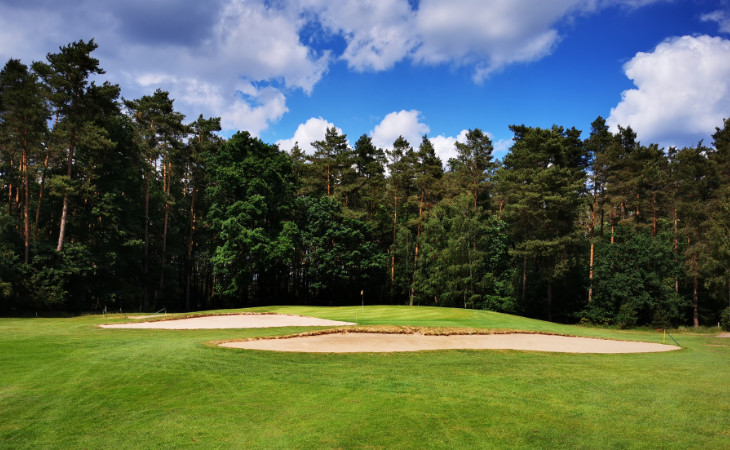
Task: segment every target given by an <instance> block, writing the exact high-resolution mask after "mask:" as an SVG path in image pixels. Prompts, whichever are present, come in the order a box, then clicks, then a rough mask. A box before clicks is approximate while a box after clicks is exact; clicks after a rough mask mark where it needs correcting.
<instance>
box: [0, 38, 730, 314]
mask: <svg viewBox="0 0 730 450" xmlns="http://www.w3.org/2000/svg"><path fill="white" fill-rule="evenodd" d="M96 48H97V44H96V43H95V42H94V41H93V40H91V41H88V42H85V41H78V42H74V43H71V44H68V45H66V46H63V47H60V48H59V51H58V52H57V53H49V54H48V55H47V57H46V60H45V61H40V62H33V63H32V64H31V65H30V66H26V65H25V64H23V63H22V62H21V61H19V60H16V59H10V60H9V61H7V63H6V64H5V66H4V67H3V69H2V72H0V180H1V181H0V187H1V188H2V198H3V200H2V202H3V203H4V205H3V207H0V310H2V311H5V312H6V313H8V312H13V311H24V310H63V311H89V310H101V309H103V308H107V309H108V310H126V311H130V310H144V311H151V310H156V309H161V308H168V309H172V310H194V309H209V308H219V307H242V306H253V305H261V304H283V303H288V304H292V303H304V304H351V303H356V302H360V301H361V295H364V296H365V297H366V299H367V301H369V302H372V303H394V304H410V305H438V306H453V307H463V308H484V309H490V310H495V311H502V312H508V313H517V314H523V315H527V316H533V317H540V318H545V319H548V320H556V321H565V322H576V321H586V322H590V323H600V324H612V325H618V326H626V327H628V326H635V325H645V324H646V325H653V326H669V325H680V324H690V325H699V324H707V325H711V324H716V323H717V322H718V321H719V320H721V316H722V315H723V314H725V315H726V316H727V315H730V309H726V308H727V307H728V304H729V302H730V120H728V119H725V120H724V123H723V128H722V129H719V128H718V129H717V130H716V132H715V134H714V135H713V136H712V138H713V142H712V144H711V145H710V146H706V145H705V144H704V143H703V142H699V143H698V144H697V145H696V146H694V147H686V148H681V149H678V148H669V149H663V148H659V147H658V146H657V145H655V144H649V145H644V144H642V143H640V142H639V141H637V136H636V134H635V133H634V132H633V130H632V129H631V128H630V127H628V126H627V127H626V128H623V127H619V128H618V132H616V133H613V132H611V131H610V130H609V128H608V127H607V125H606V123H605V120H604V119H603V118H601V117H598V118H597V119H596V120H595V121H594V122H593V123H592V126H591V130H590V133H589V135H588V137H587V138H585V139H582V138H581V134H582V133H581V131H579V130H576V129H575V128H569V129H566V128H563V127H560V126H553V127H552V128H549V129H543V128H536V127H528V126H524V125H514V126H512V127H511V131H512V132H513V134H514V138H513V142H512V146H511V148H510V149H509V151H508V153H507V154H506V156H505V157H504V158H503V159H502V160H501V161H500V160H496V159H495V158H494V157H493V150H494V149H493V145H492V142H491V140H490V138H489V137H488V135H487V134H485V133H484V132H482V131H481V130H480V129H476V128H475V129H472V130H469V131H468V133H467V134H466V139H465V142H463V143H461V142H457V143H456V144H455V146H456V154H457V156H456V157H455V158H452V159H449V160H448V161H445V162H444V161H441V160H440V159H439V157H438V156H437V155H436V152H435V149H434V147H433V145H432V143H431V141H430V140H429V138H428V136H425V135H424V136H423V138H422V140H421V141H420V142H417V143H410V142H408V141H407V140H406V139H404V138H403V137H399V138H398V139H397V140H396V141H395V142H394V143H393V145H392V148H391V149H387V150H384V149H381V148H378V147H377V146H375V145H374V144H373V142H372V140H371V138H370V137H369V136H367V135H362V136H360V137H359V139H357V140H356V142H355V144H354V145H353V146H350V145H349V143H348V142H349V141H348V138H347V136H346V135H344V134H342V133H341V132H339V131H338V130H337V129H335V128H330V129H328V130H327V132H326V134H325V135H324V136H323V137H322V139H321V140H319V141H316V142H313V143H312V146H313V147H314V152H313V154H311V155H307V154H305V153H304V152H303V151H302V149H301V148H300V147H299V145H298V144H297V145H295V146H294V148H293V149H292V150H291V151H290V152H284V151H282V150H280V149H279V148H278V147H277V146H275V145H270V144H267V143H264V142H262V141H261V140H260V139H257V138H255V137H253V136H251V135H250V134H249V133H247V132H245V131H241V132H238V133H236V134H235V135H233V136H232V137H231V138H230V139H224V138H222V137H220V135H219V134H218V132H219V131H220V130H221V126H220V119H219V118H214V117H213V118H205V117H203V116H202V115H201V116H199V117H198V118H197V119H196V120H194V121H186V118H185V117H184V115H182V114H181V113H179V112H178V111H176V110H175V107H174V100H173V99H172V98H170V96H169V94H168V93H167V92H165V91H162V90H157V91H155V92H153V93H151V94H149V95H145V96H143V97H141V98H138V99H132V100H130V99H124V98H122V97H121V90H120V88H119V86H117V85H113V84H110V83H108V82H102V83H101V84H99V83H98V82H97V81H96V80H100V79H101V76H102V75H103V74H104V70H103V69H102V68H101V67H100V64H99V61H98V60H97V59H95V58H94V57H93V56H92V54H93V52H94V50H95V49H96ZM92 80H94V81H92ZM726 320H727V319H726Z"/></svg>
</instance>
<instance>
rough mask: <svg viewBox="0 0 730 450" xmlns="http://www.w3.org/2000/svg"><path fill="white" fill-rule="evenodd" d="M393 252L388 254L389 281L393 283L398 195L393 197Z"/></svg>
mask: <svg viewBox="0 0 730 450" xmlns="http://www.w3.org/2000/svg"><path fill="white" fill-rule="evenodd" d="M393 199H394V200H393V205H394V207H393V250H392V252H391V254H390V281H391V282H392V283H395V238H396V232H397V231H396V230H397V223H398V195H397V194H396V195H395V196H393Z"/></svg>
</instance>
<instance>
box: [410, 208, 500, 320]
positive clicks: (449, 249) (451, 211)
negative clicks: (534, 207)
mask: <svg viewBox="0 0 730 450" xmlns="http://www.w3.org/2000/svg"><path fill="white" fill-rule="evenodd" d="M507 248H508V238H507V234H506V230H505V223H504V222H502V221H501V220H499V219H498V218H497V217H495V216H485V215H484V213H483V212H482V211H481V208H478V209H477V211H474V210H473V197H471V196H470V195H469V194H462V195H460V196H458V197H456V198H454V199H451V200H444V201H442V202H441V203H439V204H438V205H437V206H436V207H434V208H433V209H432V210H430V211H429V212H428V213H427V214H426V219H425V222H424V225H423V236H422V249H423V250H422V256H421V258H420V261H419V267H418V271H417V272H416V275H415V277H414V281H413V289H414V292H415V297H416V299H417V300H418V303H419V304H437V305H441V306H458V307H465V308H475V307H479V308H483V307H486V308H494V309H497V310H500V311H505V310H509V309H511V308H513V307H514V305H513V303H512V302H511V301H510V296H511V295H510V294H512V292H511V289H510V288H511V286H510V285H509V281H508V280H509V277H510V269H509V264H508V261H509V259H508V254H507Z"/></svg>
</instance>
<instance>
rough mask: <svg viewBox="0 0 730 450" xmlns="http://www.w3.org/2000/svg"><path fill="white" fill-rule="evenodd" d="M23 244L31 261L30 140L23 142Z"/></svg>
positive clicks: (27, 259) (27, 260) (26, 258)
mask: <svg viewBox="0 0 730 450" xmlns="http://www.w3.org/2000/svg"><path fill="white" fill-rule="evenodd" d="M21 164H22V166H23V244H24V250H25V259H24V261H25V264H28V263H29V262H30V193H29V189H28V141H27V140H25V141H24V142H23V156H22V162H21Z"/></svg>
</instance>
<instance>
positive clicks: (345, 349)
mask: <svg viewBox="0 0 730 450" xmlns="http://www.w3.org/2000/svg"><path fill="white" fill-rule="evenodd" d="M220 345H221V346H223V347H233V348H243V349H249V350H272V351H279V352H311V353H353V352H415V351H422V350H457V349H477V350H528V351H541V352H563V353H645V352H666V351H671V350H679V348H680V347H676V346H673V345H663V344H653V343H649V342H631V341H612V340H606V339H591V338H583V337H568V336H553V335H544V334H491V335H451V336H424V335H421V334H383V333H333V334H321V335H316V336H298V337H291V338H285V339H255V340H248V341H238V342H225V343H222V344H220Z"/></svg>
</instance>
